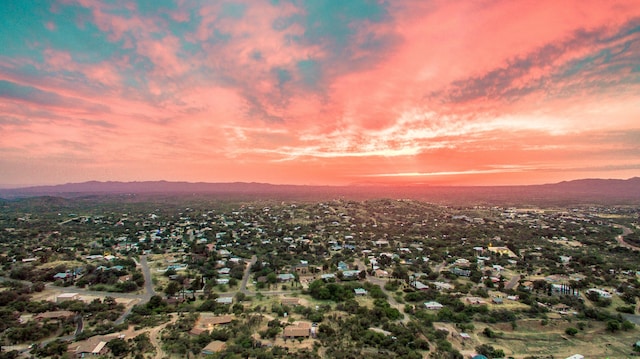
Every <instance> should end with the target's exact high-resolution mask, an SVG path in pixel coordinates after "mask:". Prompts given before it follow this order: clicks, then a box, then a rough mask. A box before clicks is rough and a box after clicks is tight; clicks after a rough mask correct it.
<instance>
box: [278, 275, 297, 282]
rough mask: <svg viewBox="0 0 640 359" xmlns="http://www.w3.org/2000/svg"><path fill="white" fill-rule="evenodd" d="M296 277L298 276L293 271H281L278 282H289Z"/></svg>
mask: <svg viewBox="0 0 640 359" xmlns="http://www.w3.org/2000/svg"><path fill="white" fill-rule="evenodd" d="M294 279H296V276H294V275H293V274H291V273H281V274H278V282H289V281H292V280H294Z"/></svg>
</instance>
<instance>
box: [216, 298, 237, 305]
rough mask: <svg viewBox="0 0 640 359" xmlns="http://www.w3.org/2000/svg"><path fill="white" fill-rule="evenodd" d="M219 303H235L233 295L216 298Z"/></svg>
mask: <svg viewBox="0 0 640 359" xmlns="http://www.w3.org/2000/svg"><path fill="white" fill-rule="evenodd" d="M216 303H218V304H233V297H218V298H216Z"/></svg>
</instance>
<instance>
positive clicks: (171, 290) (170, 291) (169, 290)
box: [164, 280, 182, 297]
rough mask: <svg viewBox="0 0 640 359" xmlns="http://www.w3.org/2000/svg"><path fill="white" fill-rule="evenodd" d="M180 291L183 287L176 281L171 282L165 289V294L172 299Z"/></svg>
mask: <svg viewBox="0 0 640 359" xmlns="http://www.w3.org/2000/svg"><path fill="white" fill-rule="evenodd" d="M180 289H182V286H181V285H180V283H178V282H176V281H173V280H172V281H170V282H169V283H168V284H167V286H166V287H165V288H164V293H165V294H166V295H167V296H168V297H171V296H173V295H174V294H176V293H177V292H178V291H179V290H180Z"/></svg>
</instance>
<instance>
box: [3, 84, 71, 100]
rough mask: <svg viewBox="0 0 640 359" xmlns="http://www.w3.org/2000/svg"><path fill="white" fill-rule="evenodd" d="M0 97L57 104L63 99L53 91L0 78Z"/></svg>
mask: <svg viewBox="0 0 640 359" xmlns="http://www.w3.org/2000/svg"><path fill="white" fill-rule="evenodd" d="M0 98H9V99H15V100H22V101H28V102H32V103H36V104H40V105H57V104H59V103H60V102H62V101H63V98H62V97H60V96H59V95H57V94H55V93H52V92H46V91H42V90H39V89H37V88H35V87H31V86H23V85H19V84H16V83H13V82H10V81H5V80H0Z"/></svg>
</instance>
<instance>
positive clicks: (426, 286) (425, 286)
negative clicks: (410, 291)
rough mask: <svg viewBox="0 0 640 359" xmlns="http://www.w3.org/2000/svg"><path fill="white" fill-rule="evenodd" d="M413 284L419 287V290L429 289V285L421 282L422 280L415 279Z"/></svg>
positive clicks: (416, 287)
mask: <svg viewBox="0 0 640 359" xmlns="http://www.w3.org/2000/svg"><path fill="white" fill-rule="evenodd" d="M412 286H413V287H414V288H415V289H417V290H427V289H429V286H428V285H426V284H424V283H422V282H420V281H414V282H413V284H412Z"/></svg>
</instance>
